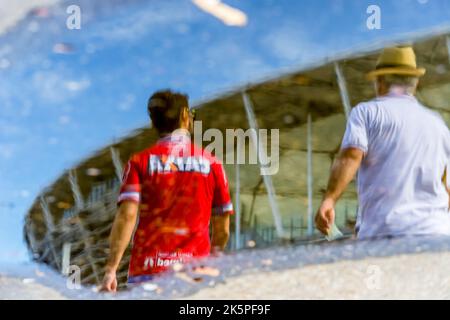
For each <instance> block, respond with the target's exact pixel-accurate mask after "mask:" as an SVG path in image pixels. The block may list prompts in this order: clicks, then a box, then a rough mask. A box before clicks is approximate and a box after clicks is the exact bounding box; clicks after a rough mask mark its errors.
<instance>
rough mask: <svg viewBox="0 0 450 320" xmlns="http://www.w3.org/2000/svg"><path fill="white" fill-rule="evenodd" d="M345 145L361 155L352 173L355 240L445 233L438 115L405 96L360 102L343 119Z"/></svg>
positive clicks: (442, 133)
mask: <svg viewBox="0 0 450 320" xmlns="http://www.w3.org/2000/svg"><path fill="white" fill-rule="evenodd" d="M349 147H354V148H358V149H361V150H362V151H364V154H365V155H364V158H363V161H362V163H361V167H360V169H359V172H358V197H359V207H358V218H357V225H356V228H357V231H358V238H359V239H363V238H371V237H379V236H399V235H450V213H449V211H448V203H449V202H448V200H449V196H448V194H447V191H446V190H445V186H444V184H443V183H442V176H443V173H444V170H445V167H446V166H447V164H448V160H449V159H450V133H449V130H448V128H447V126H446V124H445V122H444V121H443V120H442V118H441V117H440V115H439V114H437V113H436V112H433V111H431V110H430V109H428V108H426V107H424V106H422V105H421V104H420V103H419V102H418V101H417V100H416V99H415V98H414V97H413V96H410V95H401V94H400V95H399V94H394V93H390V94H388V95H386V96H384V97H379V98H376V99H374V100H372V101H369V102H364V103H361V104H359V105H358V106H356V107H355V108H353V110H352V112H351V114H350V117H349V119H348V122H347V128H346V132H345V135H344V138H343V142H342V146H341V149H346V148H349ZM449 170H450V167H449ZM449 174H450V171H449Z"/></svg>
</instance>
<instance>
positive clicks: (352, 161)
mask: <svg viewBox="0 0 450 320" xmlns="http://www.w3.org/2000/svg"><path fill="white" fill-rule="evenodd" d="M363 157H364V152H363V151H362V150H360V149H357V148H348V149H344V150H342V151H341V152H340V153H339V155H338V157H337V159H336V160H335V161H334V163H333V166H332V168H331V175H330V179H329V181H328V187H327V191H326V193H325V196H324V199H323V201H322V204H321V206H320V208H319V210H318V211H317V214H316V226H317V229H319V231H320V232H322V233H323V234H325V235H327V234H328V233H329V232H330V230H331V226H332V225H333V224H334V219H335V212H334V207H335V205H336V202H337V201H338V199H339V198H340V196H341V195H342V193H343V192H344V191H345V189H346V188H347V185H348V184H349V183H350V181H352V179H353V177H354V176H355V174H356V172H357V171H358V169H359V166H360V165H361V161H362V159H363Z"/></svg>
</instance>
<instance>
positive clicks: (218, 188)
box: [212, 162, 233, 215]
mask: <svg viewBox="0 0 450 320" xmlns="http://www.w3.org/2000/svg"><path fill="white" fill-rule="evenodd" d="M212 173H213V174H214V180H215V181H214V182H215V184H214V197H213V211H212V213H213V215H221V214H233V204H232V202H231V197H230V192H229V188H228V180H227V176H226V173H225V170H224V168H223V165H222V164H221V163H220V162H216V163H214V164H213V165H212Z"/></svg>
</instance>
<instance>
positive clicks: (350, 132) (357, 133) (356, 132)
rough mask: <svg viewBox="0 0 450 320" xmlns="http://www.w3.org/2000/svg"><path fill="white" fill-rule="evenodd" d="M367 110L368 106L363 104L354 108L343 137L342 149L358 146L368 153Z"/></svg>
mask: <svg viewBox="0 0 450 320" xmlns="http://www.w3.org/2000/svg"><path fill="white" fill-rule="evenodd" d="M365 110H366V108H364V106H363V105H358V106H356V107H355V108H353V109H352V111H351V113H350V116H349V118H348V121H347V127H346V129H345V134H344V138H343V139H342V144H341V150H344V149H348V148H357V149H360V150H362V151H363V152H364V153H367V150H368V147H369V146H368V144H369V142H368V135H367V132H368V128H367V123H366V122H367V121H366V118H367V117H366V114H365Z"/></svg>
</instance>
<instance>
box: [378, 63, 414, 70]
mask: <svg viewBox="0 0 450 320" xmlns="http://www.w3.org/2000/svg"><path fill="white" fill-rule="evenodd" d="M399 67H402V68H408V69H411V70H417V68H416V67H413V66H411V65H409V64H380V65H378V66H376V67H375V69H376V70H379V69H384V68H399Z"/></svg>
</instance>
